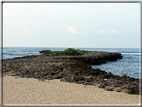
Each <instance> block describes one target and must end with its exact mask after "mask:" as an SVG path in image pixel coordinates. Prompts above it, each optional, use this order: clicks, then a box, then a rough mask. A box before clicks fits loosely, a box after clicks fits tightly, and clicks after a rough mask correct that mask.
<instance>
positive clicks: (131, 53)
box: [121, 53, 141, 55]
mask: <svg viewBox="0 0 142 107" xmlns="http://www.w3.org/2000/svg"><path fill="white" fill-rule="evenodd" d="M121 54H136V55H141V53H121Z"/></svg>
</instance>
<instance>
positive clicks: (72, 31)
mask: <svg viewBox="0 0 142 107" xmlns="http://www.w3.org/2000/svg"><path fill="white" fill-rule="evenodd" d="M69 32H70V33H73V34H75V33H77V30H76V28H74V27H69Z"/></svg>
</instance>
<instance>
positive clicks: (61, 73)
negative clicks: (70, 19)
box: [3, 51, 139, 94]
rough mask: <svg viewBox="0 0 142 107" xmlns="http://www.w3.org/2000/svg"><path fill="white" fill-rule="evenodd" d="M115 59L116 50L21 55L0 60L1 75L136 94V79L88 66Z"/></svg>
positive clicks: (137, 90) (137, 87)
mask: <svg viewBox="0 0 142 107" xmlns="http://www.w3.org/2000/svg"><path fill="white" fill-rule="evenodd" d="M119 58H122V57H121V54H120V53H112V52H110V53H109V52H98V51H95V52H92V53H88V54H85V55H81V56H48V57H47V56H44V55H32V56H24V57H18V58H13V59H7V60H3V74H6V73H11V74H10V75H11V76H19V77H22V78H23V77H26V78H36V79H39V80H41V81H44V80H53V79H61V81H63V82H70V83H77V84H83V85H92V86H97V87H99V88H103V89H105V90H106V91H117V92H122V91H123V92H125V93H128V94H139V79H135V78H130V77H129V76H127V75H124V76H122V77H120V76H117V75H113V74H112V73H107V72H105V71H102V70H99V69H92V67H91V66H90V64H101V63H105V60H110V61H116V60H117V59H119ZM16 64H19V65H16ZM20 64H21V65H20Z"/></svg>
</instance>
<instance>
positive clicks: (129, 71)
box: [2, 47, 141, 78]
mask: <svg viewBox="0 0 142 107" xmlns="http://www.w3.org/2000/svg"><path fill="white" fill-rule="evenodd" d="M65 49H67V48H53V47H47V48H45V47H3V54H2V55H3V59H10V58H14V57H22V56H29V55H39V54H40V53H39V51H41V50H51V51H63V50H65ZM74 49H81V50H89V51H105V52H118V53H121V54H122V55H123V59H118V60H117V61H108V62H107V63H104V64H101V65H91V66H92V68H94V69H96V68H97V69H101V70H105V71H106V72H111V73H112V74H114V75H119V76H123V75H124V74H126V75H128V76H130V77H134V78H140V74H141V72H140V71H141V70H140V55H141V54H140V49H138V48H74Z"/></svg>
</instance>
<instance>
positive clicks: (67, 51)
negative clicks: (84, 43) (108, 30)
mask: <svg viewBox="0 0 142 107" xmlns="http://www.w3.org/2000/svg"><path fill="white" fill-rule="evenodd" d="M88 52H90V51H85V50H79V49H77V50H75V49H73V48H68V49H65V50H64V51H54V52H53V53H50V54H49V53H46V54H45V55H46V56H78V55H83V54H84V53H88Z"/></svg>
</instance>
